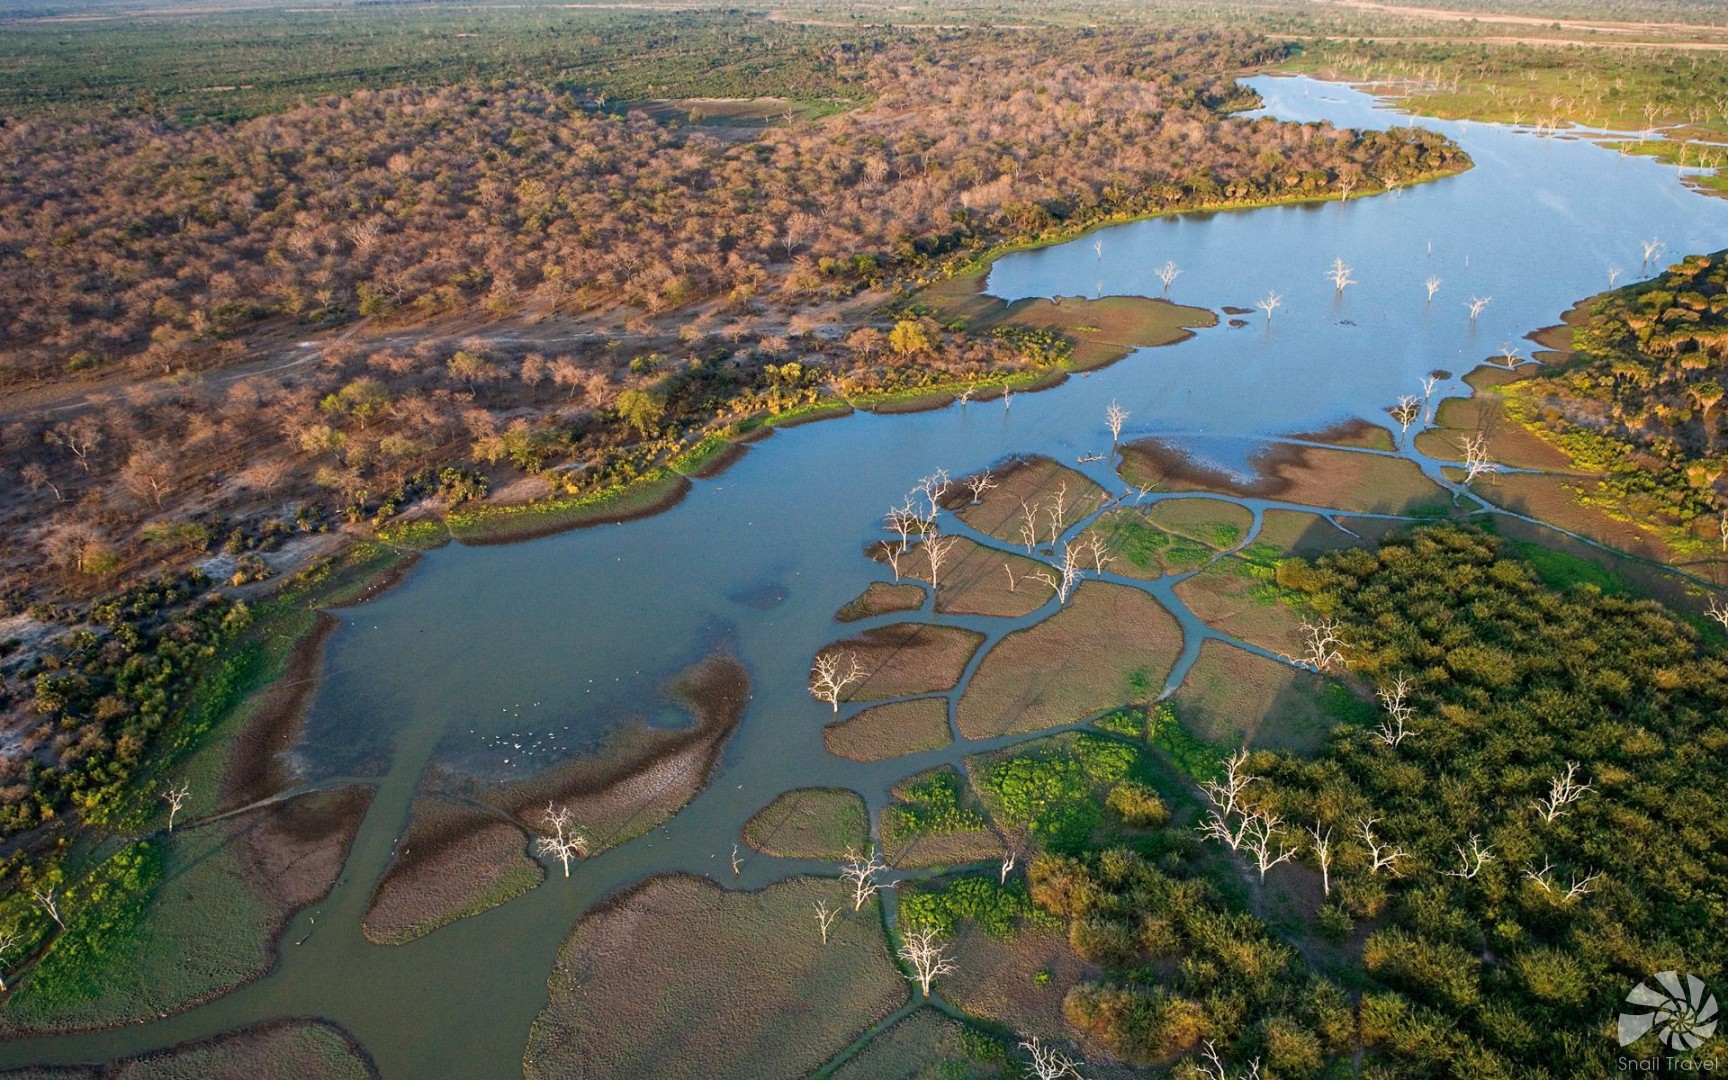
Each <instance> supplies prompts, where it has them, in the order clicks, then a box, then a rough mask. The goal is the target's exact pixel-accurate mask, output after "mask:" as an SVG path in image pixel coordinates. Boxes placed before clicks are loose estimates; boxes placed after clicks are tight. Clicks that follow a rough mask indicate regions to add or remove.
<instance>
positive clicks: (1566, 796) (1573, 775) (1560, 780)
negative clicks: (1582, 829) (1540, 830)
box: [1536, 761, 1591, 824]
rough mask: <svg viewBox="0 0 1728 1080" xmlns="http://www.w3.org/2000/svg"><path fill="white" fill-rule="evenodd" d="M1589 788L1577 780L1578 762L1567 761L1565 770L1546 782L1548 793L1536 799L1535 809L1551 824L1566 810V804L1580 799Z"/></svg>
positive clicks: (1569, 804)
mask: <svg viewBox="0 0 1728 1080" xmlns="http://www.w3.org/2000/svg"><path fill="white" fill-rule="evenodd" d="M1589 790H1591V786H1590V785H1589V784H1580V783H1579V782H1578V763H1577V762H1576V761H1568V762H1567V763H1566V771H1565V772H1564V773H1563V774H1561V775H1559V776H1556V777H1555V778H1554V779H1553V780H1551V781H1549V782H1548V794H1547V796H1546V797H1544V798H1541V799H1537V800H1536V809H1537V811H1538V812H1540V813H1541V815H1542V820H1543V821H1546V822H1548V823H1550V824H1552V823H1553V822H1554V821H1556V820H1557V819H1559V818H1560V817H1561V816H1562V815H1563V814H1565V813H1566V812H1567V811H1566V808H1567V807H1568V806H1571V805H1572V804H1573V803H1575V802H1577V801H1578V800H1579V799H1582V798H1583V797H1584V794H1585V792H1587V791H1589Z"/></svg>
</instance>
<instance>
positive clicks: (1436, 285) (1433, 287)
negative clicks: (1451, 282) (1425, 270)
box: [1422, 274, 1445, 304]
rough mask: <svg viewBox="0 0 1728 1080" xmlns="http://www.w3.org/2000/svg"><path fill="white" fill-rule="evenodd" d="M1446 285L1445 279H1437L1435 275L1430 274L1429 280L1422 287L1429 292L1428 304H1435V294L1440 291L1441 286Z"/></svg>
mask: <svg viewBox="0 0 1728 1080" xmlns="http://www.w3.org/2000/svg"><path fill="white" fill-rule="evenodd" d="M1444 283H1445V281H1444V279H1443V278H1437V277H1435V276H1434V275H1433V274H1429V275H1428V280H1427V281H1424V282H1423V283H1422V287H1423V288H1425V289H1427V290H1428V302H1429V303H1430V304H1432V303H1433V302H1434V294H1435V293H1437V292H1439V291H1440V286H1441V285H1442V284H1444Z"/></svg>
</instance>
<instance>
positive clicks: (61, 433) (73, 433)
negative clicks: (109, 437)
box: [43, 416, 102, 472]
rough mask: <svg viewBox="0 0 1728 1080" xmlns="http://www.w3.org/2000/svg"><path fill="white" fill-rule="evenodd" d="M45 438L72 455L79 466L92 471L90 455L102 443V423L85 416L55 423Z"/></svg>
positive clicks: (86, 470)
mask: <svg viewBox="0 0 1728 1080" xmlns="http://www.w3.org/2000/svg"><path fill="white" fill-rule="evenodd" d="M43 438H44V439H45V440H47V441H48V443H49V444H51V445H53V446H58V447H61V448H62V449H64V450H65V451H66V452H67V453H69V454H71V455H72V458H73V460H75V461H76V462H78V467H79V468H80V469H83V470H84V471H85V472H89V471H90V455H91V454H93V453H95V452H96V448H97V447H98V446H101V445H102V425H101V424H100V423H99V422H98V421H97V420H96V418H95V417H92V416H85V417H81V418H79V419H77V420H73V421H70V422H67V423H60V424H55V425H54V426H53V427H51V428H49V429H48V434H46V435H44V436H43Z"/></svg>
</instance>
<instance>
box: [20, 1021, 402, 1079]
mask: <svg viewBox="0 0 1728 1080" xmlns="http://www.w3.org/2000/svg"><path fill="white" fill-rule="evenodd" d="M0 1075H4V1076H6V1077H8V1078H10V1080H227V1078H233V1080H241V1078H244V1080H368V1078H370V1077H375V1076H377V1075H378V1073H377V1070H376V1069H374V1068H373V1067H372V1062H371V1059H370V1058H368V1057H367V1056H366V1053H365V1051H364V1050H362V1049H360V1047H359V1045H358V1044H356V1043H355V1042H354V1040H353V1039H352V1038H350V1037H349V1035H348V1033H347V1032H345V1031H343V1030H342V1029H341V1028H339V1027H337V1026H336V1025H334V1024H332V1023H330V1022H328V1021H325V1020H274V1021H270V1022H268V1023H264V1024H260V1025H258V1026H256V1027H249V1028H244V1029H242V1030H240V1031H235V1032H231V1033H229V1034H227V1035H219V1036H217V1037H216V1038H214V1039H205V1040H203V1041H201V1042H194V1043H186V1044H184V1045H181V1046H175V1047H170V1048H168V1049H166V1050H158V1051H156V1052H155V1053H153V1054H145V1055H142V1056H140V1057H134V1058H123V1059H121V1060H119V1061H113V1062H109V1063H108V1064H106V1065H67V1066H62V1067H50V1066H43V1067H40V1068H25V1069H14V1070H10V1071H8V1072H6V1073H3V1074H0Z"/></svg>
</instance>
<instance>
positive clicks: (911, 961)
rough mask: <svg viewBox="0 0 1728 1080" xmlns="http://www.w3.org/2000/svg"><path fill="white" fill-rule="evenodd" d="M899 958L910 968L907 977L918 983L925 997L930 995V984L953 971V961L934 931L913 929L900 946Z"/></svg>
mask: <svg viewBox="0 0 1728 1080" xmlns="http://www.w3.org/2000/svg"><path fill="white" fill-rule="evenodd" d="M900 959H902V960H904V961H905V962H906V963H907V965H908V966H909V967H911V968H912V974H911V975H908V976H907V978H908V979H910V980H911V981H912V982H915V983H917V984H918V988H919V989H920V990H922V991H923V992H924V996H925V997H929V996H930V984H931V983H933V982H935V981H936V980H937V979H939V978H941V977H942V976H944V975H952V974H953V973H954V970H955V968H954V961H952V960H950V959H948V948H947V946H945V945H943V944H942V943H941V942H940V941H938V940H937V938H936V931H934V930H930V929H923V930H914V931H911V932H910V933H908V934H907V935H906V940H905V941H904V942H903V943H902V944H901V946H900Z"/></svg>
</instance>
